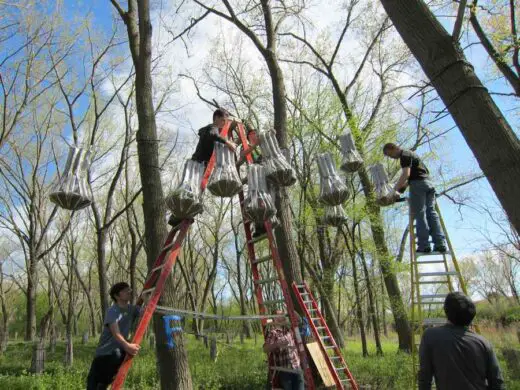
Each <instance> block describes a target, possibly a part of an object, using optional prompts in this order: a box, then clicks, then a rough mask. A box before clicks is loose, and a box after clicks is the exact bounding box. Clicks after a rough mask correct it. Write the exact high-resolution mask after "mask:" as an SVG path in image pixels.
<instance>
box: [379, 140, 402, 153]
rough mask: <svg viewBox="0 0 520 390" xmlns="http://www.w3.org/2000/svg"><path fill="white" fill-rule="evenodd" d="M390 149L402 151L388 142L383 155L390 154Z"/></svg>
mask: <svg viewBox="0 0 520 390" xmlns="http://www.w3.org/2000/svg"><path fill="white" fill-rule="evenodd" d="M390 149H394V150H397V149H401V148H400V147H399V146H397V145H396V144H394V143H392V142H388V143H386V144H385V146H383V153H386V152H388V151H389V150H390Z"/></svg>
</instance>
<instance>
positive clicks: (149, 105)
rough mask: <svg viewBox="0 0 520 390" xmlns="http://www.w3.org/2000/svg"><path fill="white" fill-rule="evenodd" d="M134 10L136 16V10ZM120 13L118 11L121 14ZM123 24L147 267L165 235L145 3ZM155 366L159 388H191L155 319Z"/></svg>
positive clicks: (182, 359)
mask: <svg viewBox="0 0 520 390" xmlns="http://www.w3.org/2000/svg"><path fill="white" fill-rule="evenodd" d="M137 10H138V13H137V12H136V11H137ZM120 12H121V11H120ZM120 15H121V17H122V19H123V21H124V22H125V24H126V27H127V31H128V38H129V45H130V52H131V54H132V59H133V62H134V66H135V69H136V72H135V99H136V109H137V117H138V122H139V130H138V131H137V135H136V138H137V154H138V159H139V171H140V176H141V184H142V188H143V214H144V227H145V240H146V246H145V248H146V258H147V263H148V268H149V269H150V268H151V267H152V265H153V263H154V262H155V259H156V258H157V256H158V255H159V253H160V251H161V248H162V246H163V243H164V239H165V237H166V210H165V208H164V197H163V188H162V183H161V172H160V164H159V148H158V142H157V128H156V123H155V110H154V106H153V91H152V73H151V58H152V24H151V21H150V2H149V0H141V1H136V0H129V1H128V12H127V13H120ZM171 289H173V285H172V282H171V278H168V280H167V282H166V285H165V291H164V293H163V296H162V298H161V300H160V304H161V305H166V306H168V305H169V304H171V302H172V300H171V299H172V298H173V297H172V296H171V295H172V294H168V291H171ZM154 331H155V336H156V352H157V361H158V368H159V373H160V377H161V389H163V390H170V389H171V390H173V389H175V390H184V389H186V390H190V389H192V387H193V385H192V381H191V373H190V369H189V366H188V359H187V354H186V350H185V347H184V339H183V335H182V333H179V334H178V335H177V337H176V340H175V341H176V348H173V349H171V350H170V349H168V347H167V345H166V334H165V333H164V329H163V324H162V321H161V319H160V318H158V317H155V318H154Z"/></svg>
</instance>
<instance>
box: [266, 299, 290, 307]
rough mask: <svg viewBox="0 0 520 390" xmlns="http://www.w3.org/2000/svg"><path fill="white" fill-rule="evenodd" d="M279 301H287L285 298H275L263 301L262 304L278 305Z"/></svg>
mask: <svg viewBox="0 0 520 390" xmlns="http://www.w3.org/2000/svg"><path fill="white" fill-rule="evenodd" d="M278 303H285V299H273V300H271V301H263V302H262V304H263V305H264V306H266V305H276V304H278Z"/></svg>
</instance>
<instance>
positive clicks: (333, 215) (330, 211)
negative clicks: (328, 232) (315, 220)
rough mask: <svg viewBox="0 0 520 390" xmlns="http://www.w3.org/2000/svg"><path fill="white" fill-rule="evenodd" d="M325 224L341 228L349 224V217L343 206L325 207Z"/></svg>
mask: <svg viewBox="0 0 520 390" xmlns="http://www.w3.org/2000/svg"><path fill="white" fill-rule="evenodd" d="M323 222H324V223H325V224H326V225H332V226H341V225H343V224H344V223H345V222H347V215H346V214H345V210H344V209H343V206H342V205H337V206H325V215H324V216H323Z"/></svg>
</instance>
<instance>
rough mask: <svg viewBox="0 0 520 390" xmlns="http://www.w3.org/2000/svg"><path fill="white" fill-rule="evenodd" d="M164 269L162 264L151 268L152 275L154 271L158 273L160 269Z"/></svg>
mask: <svg viewBox="0 0 520 390" xmlns="http://www.w3.org/2000/svg"><path fill="white" fill-rule="evenodd" d="M163 268H164V264H161V265H158V266H157V267H154V268H152V272H151V273H152V274H153V273H154V272H156V271H159V270H160V269H163Z"/></svg>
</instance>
